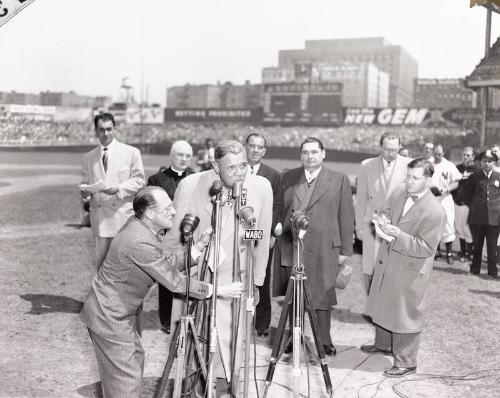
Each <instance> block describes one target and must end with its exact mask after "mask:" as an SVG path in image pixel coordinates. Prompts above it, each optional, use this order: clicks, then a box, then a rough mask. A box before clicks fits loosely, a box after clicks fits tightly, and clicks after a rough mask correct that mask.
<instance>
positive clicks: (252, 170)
mask: <svg viewBox="0 0 500 398" xmlns="http://www.w3.org/2000/svg"><path fill="white" fill-rule="evenodd" d="M250 173H251V174H255V170H254V169H253V166H250Z"/></svg>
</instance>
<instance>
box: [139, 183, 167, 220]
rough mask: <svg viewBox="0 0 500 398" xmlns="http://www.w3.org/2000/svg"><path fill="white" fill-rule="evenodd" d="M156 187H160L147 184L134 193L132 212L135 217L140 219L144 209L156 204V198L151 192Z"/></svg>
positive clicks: (156, 188)
mask: <svg viewBox="0 0 500 398" xmlns="http://www.w3.org/2000/svg"><path fill="white" fill-rule="evenodd" d="M158 189H162V188H160V187H155V186H148V187H145V188H142V189H141V190H140V191H139V192H137V195H135V198H134V203H133V207H134V213H135V216H136V217H137V218H139V219H141V218H142V217H143V216H144V213H145V212H146V210H148V209H150V208H152V207H156V206H157V203H156V199H155V197H154V196H153V193H154V192H155V191H157V190H158Z"/></svg>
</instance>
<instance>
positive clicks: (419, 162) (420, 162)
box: [408, 158, 434, 177]
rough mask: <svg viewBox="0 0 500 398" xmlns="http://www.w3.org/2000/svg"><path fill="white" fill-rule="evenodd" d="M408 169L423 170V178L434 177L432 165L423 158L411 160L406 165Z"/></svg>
mask: <svg viewBox="0 0 500 398" xmlns="http://www.w3.org/2000/svg"><path fill="white" fill-rule="evenodd" d="M408 168H409V169H418V168H423V169H424V176H426V177H432V176H433V175H434V166H433V165H432V163H431V162H429V161H428V160H425V159H424V158H416V159H413V160H412V161H411V162H410V163H408Z"/></svg>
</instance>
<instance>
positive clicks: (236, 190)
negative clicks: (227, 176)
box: [232, 181, 243, 199]
mask: <svg viewBox="0 0 500 398" xmlns="http://www.w3.org/2000/svg"><path fill="white" fill-rule="evenodd" d="M242 188H243V182H242V181H236V182H235V183H234V184H233V194H232V195H233V198H234V199H236V198H239V197H240V196H241V189H242Z"/></svg>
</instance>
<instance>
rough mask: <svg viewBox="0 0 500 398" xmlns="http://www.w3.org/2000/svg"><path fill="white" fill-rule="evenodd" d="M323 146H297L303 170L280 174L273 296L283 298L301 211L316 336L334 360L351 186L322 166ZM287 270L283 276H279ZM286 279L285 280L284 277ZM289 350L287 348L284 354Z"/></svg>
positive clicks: (349, 237)
mask: <svg viewBox="0 0 500 398" xmlns="http://www.w3.org/2000/svg"><path fill="white" fill-rule="evenodd" d="M324 159H325V149H324V146H323V143H322V142H321V141H320V140H319V139H317V138H314V137H309V138H306V139H305V140H304V142H303V143H302V144H301V160H302V164H303V165H302V167H299V168H296V169H291V170H288V171H286V172H284V173H283V174H282V177H281V179H280V182H279V184H278V190H277V193H276V197H275V206H274V210H273V216H274V220H273V221H274V223H273V225H274V226H275V227H274V228H273V230H274V234H275V236H277V237H278V239H277V241H276V248H275V271H276V274H275V276H276V278H275V279H274V282H273V290H274V294H275V295H283V294H285V292H286V286H287V283H288V280H289V275H290V273H291V268H292V267H293V265H294V264H293V263H294V260H293V239H292V228H291V223H290V216H292V215H293V214H294V213H296V212H298V211H302V212H304V213H305V215H306V216H307V217H308V218H309V227H308V229H307V233H306V234H305V237H304V250H303V255H304V258H303V260H304V264H305V273H306V276H307V282H306V283H307V284H308V285H309V288H310V292H311V295H312V297H310V299H311V304H312V305H311V307H312V308H313V309H314V310H316V313H317V315H318V327H319V337H320V340H321V343H322V344H323V345H324V348H325V353H326V354H327V355H335V354H336V350H335V346H334V345H333V343H332V339H331V336H330V322H331V320H330V318H331V307H332V306H333V305H335V304H337V298H336V294H335V281H336V278H337V271H338V267H339V265H341V264H342V263H343V262H344V261H345V260H346V259H347V257H348V256H351V255H352V242H353V230H354V207H353V203H352V195H351V184H350V182H349V179H348V178H347V176H346V175H344V174H342V173H338V172H336V171H332V170H329V169H327V168H326V167H325V166H324V165H323V161H324ZM283 271H286V272H283ZM283 276H285V277H283ZM290 351H291V347H290V346H289V347H287V352H290Z"/></svg>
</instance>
